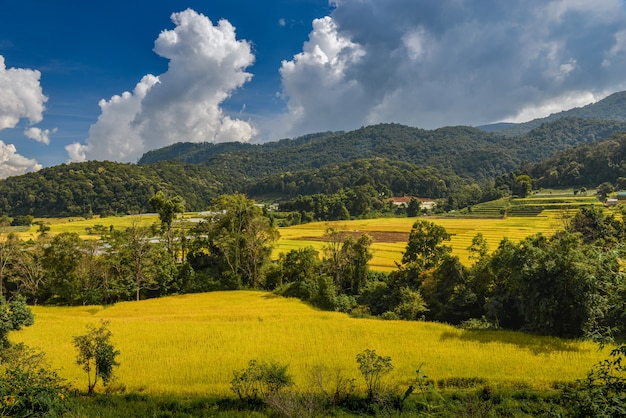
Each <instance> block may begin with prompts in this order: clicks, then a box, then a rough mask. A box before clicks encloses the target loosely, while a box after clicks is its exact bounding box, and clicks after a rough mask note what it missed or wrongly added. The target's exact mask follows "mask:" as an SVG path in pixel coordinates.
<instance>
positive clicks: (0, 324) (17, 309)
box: [0, 296, 34, 348]
mask: <svg viewBox="0 0 626 418" xmlns="http://www.w3.org/2000/svg"><path fill="white" fill-rule="evenodd" d="M33 323H34V316H33V313H32V312H31V311H30V309H29V308H28V306H27V305H26V300H25V299H24V298H23V297H21V296H18V297H16V298H15V299H13V300H12V301H10V302H7V301H6V300H5V299H4V298H0V348H6V347H8V346H9V332H10V331H18V330H20V329H22V327H27V326H30V325H33Z"/></svg>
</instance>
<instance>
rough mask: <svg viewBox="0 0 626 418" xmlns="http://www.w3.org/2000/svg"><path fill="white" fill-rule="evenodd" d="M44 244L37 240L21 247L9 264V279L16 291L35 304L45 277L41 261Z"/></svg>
mask: <svg viewBox="0 0 626 418" xmlns="http://www.w3.org/2000/svg"><path fill="white" fill-rule="evenodd" d="M45 245H46V243H45V242H44V241H41V240H37V241H36V242H35V243H34V245H32V246H31V247H29V248H24V249H22V251H20V252H19V253H18V254H17V257H16V258H15V260H14V262H13V264H12V265H11V273H12V274H11V277H10V279H9V280H10V281H11V282H12V283H14V284H15V285H16V286H17V291H18V293H20V294H21V295H25V296H26V297H27V298H28V299H29V301H31V302H32V303H34V304H35V305H37V302H38V300H39V296H40V292H41V288H42V287H43V285H44V283H45V279H46V276H45V270H44V267H43V261H42V259H43V256H44V248H45V247H44V246H45Z"/></svg>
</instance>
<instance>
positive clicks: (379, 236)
mask: <svg viewBox="0 0 626 418" xmlns="http://www.w3.org/2000/svg"><path fill="white" fill-rule="evenodd" d="M363 234H367V235H369V236H371V237H372V238H373V239H374V242H407V241H408V240H409V233H408V232H382V231H345V232H342V233H341V235H342V239H343V237H345V236H348V235H350V236H352V238H354V239H358V238H359V237H360V236H361V235H363ZM300 239H301V240H303V241H326V237H302V238H300Z"/></svg>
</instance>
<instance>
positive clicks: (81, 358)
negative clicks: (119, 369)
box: [74, 321, 120, 395]
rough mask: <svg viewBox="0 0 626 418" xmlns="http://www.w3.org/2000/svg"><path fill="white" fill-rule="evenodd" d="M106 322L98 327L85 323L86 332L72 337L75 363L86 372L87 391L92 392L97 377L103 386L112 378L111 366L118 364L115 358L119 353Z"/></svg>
mask: <svg viewBox="0 0 626 418" xmlns="http://www.w3.org/2000/svg"><path fill="white" fill-rule="evenodd" d="M107 326H108V322H104V321H103V322H101V323H100V327H99V328H95V327H94V326H93V325H92V324H89V325H87V329H88V331H87V333H86V334H84V335H79V336H75V337H74V347H76V350H78V354H77V356H76V364H78V365H79V366H81V367H82V369H83V370H84V371H85V372H86V373H87V393H88V394H90V395H91V394H92V393H93V391H94V388H95V387H96V384H97V383H98V379H100V380H101V381H102V384H103V385H104V386H106V385H108V384H109V382H110V381H111V379H112V378H113V367H115V366H119V363H118V362H117V361H116V360H115V358H116V357H117V356H118V355H119V354H120V352H119V351H118V350H116V349H115V347H114V346H113V344H112V343H111V336H112V333H111V331H109V329H108V328H107Z"/></svg>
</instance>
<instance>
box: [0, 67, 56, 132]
mask: <svg viewBox="0 0 626 418" xmlns="http://www.w3.org/2000/svg"><path fill="white" fill-rule="evenodd" d="M40 77H41V73H40V72H39V71H36V70H29V69H24V68H6V65H5V62H4V57H3V56H2V55H0V130H2V129H7V128H14V127H15V126H16V125H17V124H18V122H19V121H20V119H23V118H26V119H28V120H29V121H30V122H31V123H38V122H41V120H42V119H43V111H44V103H45V102H46V101H47V100H48V98H47V97H46V96H44V94H43V92H42V89H41V85H40V84H39V79H40Z"/></svg>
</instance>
